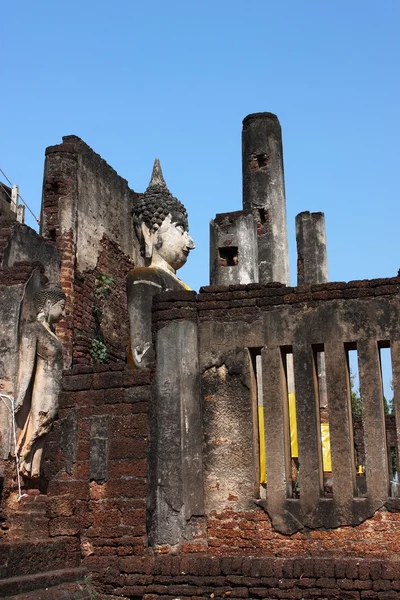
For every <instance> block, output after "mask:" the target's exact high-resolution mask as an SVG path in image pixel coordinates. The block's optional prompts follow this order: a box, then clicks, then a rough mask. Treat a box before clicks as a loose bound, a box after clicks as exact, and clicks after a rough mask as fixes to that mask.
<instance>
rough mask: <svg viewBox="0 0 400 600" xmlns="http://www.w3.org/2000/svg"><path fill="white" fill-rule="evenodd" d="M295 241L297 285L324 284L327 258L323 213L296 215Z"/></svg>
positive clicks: (326, 274)
mask: <svg viewBox="0 0 400 600" xmlns="http://www.w3.org/2000/svg"><path fill="white" fill-rule="evenodd" d="M296 241H297V285H303V284H314V283H326V282H327V281H328V258H327V252H326V233H325V215H324V213H322V212H315V213H310V212H309V211H305V212H302V213H300V214H298V215H297V217H296Z"/></svg>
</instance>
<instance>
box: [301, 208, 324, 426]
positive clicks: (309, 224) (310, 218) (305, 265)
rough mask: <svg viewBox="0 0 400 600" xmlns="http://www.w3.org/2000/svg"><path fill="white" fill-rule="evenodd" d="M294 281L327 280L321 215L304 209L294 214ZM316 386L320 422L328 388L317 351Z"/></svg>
mask: <svg viewBox="0 0 400 600" xmlns="http://www.w3.org/2000/svg"><path fill="white" fill-rule="evenodd" d="M296 243H297V285H306V284H308V285H313V284H316V283H326V282H327V281H328V256H327V252H326V233H325V215H324V213H322V212H315V213H310V211H304V212H302V213H300V214H298V215H297V216H296ZM317 367H318V373H317V377H318V389H319V405H320V409H321V411H326V412H325V413H324V412H321V415H320V417H321V422H328V412H327V411H328V392H327V384H326V366H325V354H324V353H318V358H317Z"/></svg>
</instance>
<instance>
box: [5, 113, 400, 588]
mask: <svg viewBox="0 0 400 600" xmlns="http://www.w3.org/2000/svg"><path fill="white" fill-rule="evenodd" d="M242 163H243V206H242V209H241V210H238V211H235V212H228V213H224V214H217V215H216V216H215V217H214V218H213V219H212V221H211V224H210V285H204V287H202V288H200V290H199V292H196V291H191V290H188V289H186V288H185V286H184V284H183V283H182V282H180V280H179V279H178V278H177V276H176V273H175V271H176V269H177V268H179V266H181V264H183V262H185V260H186V258H187V255H188V254H189V250H191V249H192V248H193V247H194V243H193V240H191V238H190V236H189V233H188V223H187V214H186V211H185V209H184V208H183V205H182V204H181V203H180V202H179V201H178V200H177V199H176V198H173V196H172V194H171V192H169V190H168V189H167V187H166V184H165V181H164V179H163V177H162V173H161V169H160V166H159V164H158V163H157V162H156V164H155V167H154V171H153V176H152V179H151V182H150V185H149V188H147V190H146V192H145V193H144V194H143V193H138V192H136V191H133V190H131V189H130V188H129V186H128V184H127V181H126V180H125V179H123V178H122V177H120V176H119V175H118V174H117V173H116V172H115V171H114V170H113V169H112V168H111V167H110V166H109V165H108V164H107V163H106V162H105V161H104V160H103V159H102V158H101V157H100V156H98V155H97V154H96V153H95V152H94V151H93V150H92V149H91V148H90V147H89V146H87V145H86V144H85V142H83V141H82V140H81V139H80V138H78V137H76V136H66V137H64V138H63V140H62V143H60V144H57V145H55V146H50V147H49V148H47V149H46V159H45V167H44V182H43V197H42V208H41V225H40V233H39V234H37V233H36V232H35V231H33V230H32V229H30V228H29V227H27V226H26V225H24V223H23V215H22V211H21V209H17V208H16V206H13V202H12V197H13V192H12V188H9V187H7V186H5V187H3V188H2V192H1V194H0V299H1V301H0V327H1V344H0V394H1V395H0V478H1V483H2V486H1V540H0V597H2V598H8V599H9V600H56V599H62V598H68V599H71V600H89V599H94V598H104V599H105V600H107V599H108V600H122V599H123V598H125V599H131V600H139V599H141V598H143V599H144V600H157V599H158V598H159V599H160V600H173V599H177V598H179V599H182V600H185V599H190V598H194V597H197V598H212V599H214V600H216V599H218V598H221V599H222V598H223V599H225V600H227V599H229V600H236V599H239V598H268V599H278V598H279V599H285V598H287V599H290V598H291V599H301V598H320V599H328V598H329V599H331V598H339V599H342V598H343V599H345V598H346V599H355V600H362V599H367V598H368V599H376V600H392V599H395V598H400V536H399V527H400V497H399V496H400V492H399V487H400V486H399V483H398V477H399V475H398V471H399V466H400V463H399V440H400V277H399V276H394V277H391V278H382V279H373V280H357V281H349V282H343V281H339V282H331V281H329V280H328V261H327V256H328V253H327V246H326V235H325V220H324V214H323V213H319V212H318V213H310V212H308V211H307V210H306V209H307V207H299V208H301V209H302V212H299V214H298V216H297V218H296V240H297V253H298V260H297V285H291V284H290V277H289V259H288V240H287V222H286V205H285V189H284V174H283V150H282V135H281V127H280V124H279V120H278V118H277V117H276V116H275V115H272V114H271V113H256V114H253V115H248V116H247V117H246V118H245V119H244V121H243V137H242ZM150 170H151V165H149V171H150ZM154 194H155V195H156V196H157V202H156V203H155V204H154V203H153V196H154ZM14 197H15V192H14ZM171 199H172V200H171ZM183 200H184V201H185V204H186V207H187V209H188V213H189V221H190V198H185V199H183ZM153 204H154V206H153ZM149 207H150V208H149ZM321 208H323V207H321ZM146 211H147V212H146ZM132 216H133V217H134V218H132ZM210 217H213V215H210ZM178 246H179V252H180V254H179V253H178V254H179V255H178V254H174V252H173V250H174V248H175V247H178ZM204 260H207V257H204ZM292 279H293V273H292ZM171 282H173V283H171ZM205 283H206V282H205ZM135 286H136V287H135ZM153 288H154V289H153ZM49 290H50V291H49ZM55 290H56V291H55ZM127 290H128V291H127ZM153 292H154V293H153ZM143 295H144V296H145V300H143V298H144V296H143ZM142 296H143V297H142ZM138 298H139V300H138ZM139 301H140V302H142V304H140V302H139ZM141 307H142V308H141ZM141 319H142V320H141ZM141 323H146V332H147V333H146V336H147V337H146V339H145V340H144V341H145V346H146V347H145V349H144V350H143V348H144V346H143V348H141V345H140V340H139V337H140V327H137V325H138V324H141ZM132 331H134V334H132ZM138 332H139V333H138ZM138 336H139V337H138ZM150 337H151V340H150ZM138 340H139V341H138ZM61 349H62V354H63V370H62V371H61ZM149 349H150V351H149V352H148V354H147V358H146V360H145V361H143V362H141V356H142V354H143V355H144V354H145V353H146V352H147V351H148V350H149ZM388 349H390V351H389V352H390V356H391V367H392V384H393V399H392V398H385V397H384V393H383V383H382V360H383V359H382V356H383V352H384V351H386V352H388ZM26 350H28V355H29V358H26V356H28V355H27V354H26ZM142 350H143V351H142ZM133 352H136V355H133ZM354 353H356V355H357V364H358V372H359V381H360V392H359V393H358V391H357V390H355V389H354V384H353V375H352V373H351V369H350V364H351V360H350V355H351V354H353V355H354ZM138 357H139V359H138ZM21 374H22V375H21ZM21 381H23V385H22V384H21ZM21 390H22V391H21ZM32 398H34V400H32ZM38 399H39V400H38ZM46 399H47V400H48V401H47V403H46V402H45V400H46ZM42 401H43V404H41V403H40V402H42ZM43 407H44V408H43ZM49 407H50V408H49ZM15 408H18V409H19V410H17V411H16V410H15ZM50 409H51V410H50ZM48 410H49V411H50V412H49V415H50V416H49V418H48V419H47V416H48V415H47V412H48ZM53 413H54V414H53ZM50 417H51V419H50ZM34 418H35V419H38V420H39V422H40V423H41V429H40V435H36V434H35V433H34V432H33V433H29V432H31V430H30V429H29V427H28V426H29V423H32V422H33V421H32V419H34ZM46 419H47V420H46ZM43 423H44V425H43ZM32 431H33V429H32ZM29 435H32V440H33V441H32V444H30V443H29V439H30V438H29ZM35 435H36V437H35ZM19 440H21V442H19ZM34 444H36V445H35V446H34ZM32 448H33V450H32V451H31V449H32ZM18 450H19V451H18ZM35 456H36V458H35Z"/></svg>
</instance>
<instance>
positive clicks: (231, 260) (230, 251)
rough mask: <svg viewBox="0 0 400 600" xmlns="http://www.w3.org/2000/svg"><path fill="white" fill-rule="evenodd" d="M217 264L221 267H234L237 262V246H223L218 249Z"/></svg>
mask: <svg viewBox="0 0 400 600" xmlns="http://www.w3.org/2000/svg"><path fill="white" fill-rule="evenodd" d="M218 254H219V264H220V266H221V267H236V266H237V264H238V260H239V255H238V247H237V246H223V247H222V248H218Z"/></svg>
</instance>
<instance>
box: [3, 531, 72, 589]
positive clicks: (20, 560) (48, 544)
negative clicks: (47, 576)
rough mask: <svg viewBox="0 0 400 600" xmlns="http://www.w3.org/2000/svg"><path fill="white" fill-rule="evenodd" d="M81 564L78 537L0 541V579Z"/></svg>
mask: <svg viewBox="0 0 400 600" xmlns="http://www.w3.org/2000/svg"><path fill="white" fill-rule="evenodd" d="M79 564H80V552H79V543H78V540H77V539H76V538H64V539H62V540H60V539H54V540H52V539H37V540H35V541H34V542H33V541H29V540H28V541H22V540H21V541H20V540H18V541H12V542H0V581H2V580H3V579H9V578H14V577H16V576H18V577H25V576H30V575H35V574H36V573H40V572H47V571H53V570H54V571H56V570H63V569H64V568H65V567H67V568H72V569H74V568H77V567H78V566H79ZM0 597H1V593H0Z"/></svg>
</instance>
